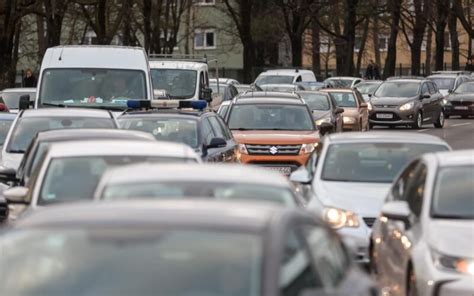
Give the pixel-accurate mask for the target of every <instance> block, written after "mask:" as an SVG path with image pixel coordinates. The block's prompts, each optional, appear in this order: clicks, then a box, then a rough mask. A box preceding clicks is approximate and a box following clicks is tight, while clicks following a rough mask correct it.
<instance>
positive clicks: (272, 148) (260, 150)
mask: <svg viewBox="0 0 474 296" xmlns="http://www.w3.org/2000/svg"><path fill="white" fill-rule="evenodd" d="M245 147H246V148H247V151H248V153H249V154H250V155H298V154H299V153H300V150H301V145H249V144H247V145H245Z"/></svg>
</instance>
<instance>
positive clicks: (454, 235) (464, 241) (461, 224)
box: [427, 219, 474, 258]
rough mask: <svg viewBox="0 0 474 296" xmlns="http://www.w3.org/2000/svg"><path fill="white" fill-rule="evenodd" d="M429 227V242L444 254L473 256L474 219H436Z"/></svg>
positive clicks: (428, 224)
mask: <svg viewBox="0 0 474 296" xmlns="http://www.w3.org/2000/svg"><path fill="white" fill-rule="evenodd" d="M427 227H428V243H429V245H430V247H432V248H433V249H435V250H436V251H438V252H440V253H441V254H444V255H451V256H457V257H468V258H472V257H473V256H472V246H473V244H474V231H473V229H474V220H448V219H434V220H430V221H429V223H427ZM453 242H455V243H453Z"/></svg>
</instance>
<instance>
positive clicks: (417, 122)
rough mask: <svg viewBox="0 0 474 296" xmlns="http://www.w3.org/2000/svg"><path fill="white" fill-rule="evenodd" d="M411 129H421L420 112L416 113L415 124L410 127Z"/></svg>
mask: <svg viewBox="0 0 474 296" xmlns="http://www.w3.org/2000/svg"><path fill="white" fill-rule="evenodd" d="M411 127H412V128H413V129H420V128H422V127H423V114H421V112H420V111H418V112H417V113H416V116H415V122H413V125H412V126H411Z"/></svg>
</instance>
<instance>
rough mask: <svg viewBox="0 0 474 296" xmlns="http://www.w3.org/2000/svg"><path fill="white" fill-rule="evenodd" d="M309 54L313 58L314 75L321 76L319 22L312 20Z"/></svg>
mask: <svg viewBox="0 0 474 296" xmlns="http://www.w3.org/2000/svg"><path fill="white" fill-rule="evenodd" d="M311 47H312V51H311V56H312V60H313V72H314V74H315V75H316V77H320V76H321V53H320V52H319V51H320V48H321V28H320V27H319V24H318V23H317V22H315V21H313V22H312V30H311Z"/></svg>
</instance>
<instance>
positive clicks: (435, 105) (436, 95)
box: [428, 82, 443, 122]
mask: <svg viewBox="0 0 474 296" xmlns="http://www.w3.org/2000/svg"><path fill="white" fill-rule="evenodd" d="M428 88H429V90H430V94H431V106H430V107H431V109H432V112H433V122H434V121H436V120H437V119H438V118H439V114H440V113H441V112H442V109H443V107H442V101H443V95H442V94H441V93H440V92H439V91H438V89H437V88H436V84H435V83H433V82H428Z"/></svg>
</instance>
